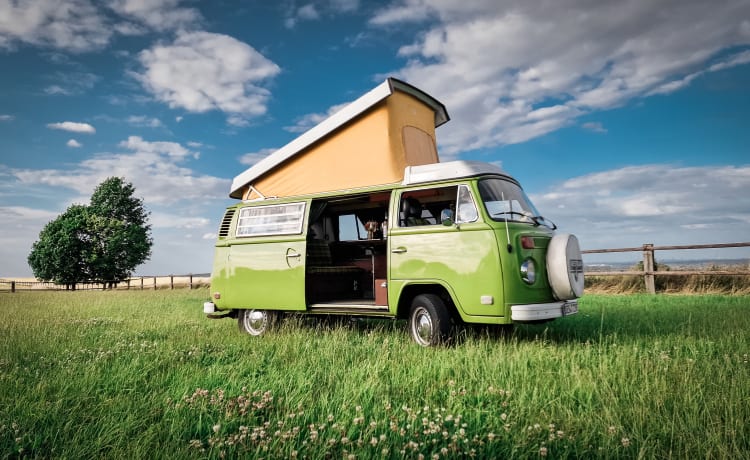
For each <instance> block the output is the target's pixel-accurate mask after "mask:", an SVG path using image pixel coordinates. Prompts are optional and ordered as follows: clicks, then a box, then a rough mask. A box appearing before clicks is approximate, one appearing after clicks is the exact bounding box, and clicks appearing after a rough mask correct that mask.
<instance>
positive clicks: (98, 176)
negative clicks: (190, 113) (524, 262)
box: [12, 136, 230, 205]
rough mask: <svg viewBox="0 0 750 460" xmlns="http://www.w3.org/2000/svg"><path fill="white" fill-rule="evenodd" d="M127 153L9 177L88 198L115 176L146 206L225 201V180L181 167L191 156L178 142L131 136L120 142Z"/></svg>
mask: <svg viewBox="0 0 750 460" xmlns="http://www.w3.org/2000/svg"><path fill="white" fill-rule="evenodd" d="M120 147H122V148H123V149H126V150H127V152H125V153H101V154H97V155H96V156H94V157H92V158H89V159H86V160H84V161H82V162H80V163H78V164H77V165H76V166H75V168H73V169H72V170H57V169H42V170H31V169H15V170H12V175H13V176H15V178H16V179H17V180H18V181H19V182H20V183H21V184H36V185H40V186H44V185H46V186H54V187H63V188H67V189H70V190H73V191H75V192H76V193H77V194H78V195H79V196H90V195H91V193H92V192H93V188H94V187H95V186H96V184H98V183H100V182H102V181H103V180H104V179H106V178H107V177H111V176H118V177H123V178H125V180H126V181H128V182H132V183H133V185H134V186H135V188H136V189H137V190H138V193H139V194H141V195H142V196H143V198H144V200H145V202H146V203H148V204H152V205H168V204H173V203H180V202H182V203H189V202H191V201H194V202H205V201H207V200H213V199H218V198H223V197H224V196H226V194H227V190H229V182H230V181H229V180H228V179H222V178H219V177H213V176H206V175H199V174H196V173H195V172H194V171H193V170H191V169H189V168H187V167H185V166H184V165H183V163H186V162H188V161H190V160H191V159H192V158H194V157H195V152H193V151H191V150H189V149H186V148H185V147H183V146H182V145H180V144H178V143H176V142H149V141H145V140H143V139H142V138H140V137H138V136H131V137H129V138H128V139H127V140H125V141H122V142H121V143H120Z"/></svg>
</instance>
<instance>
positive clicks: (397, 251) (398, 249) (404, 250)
mask: <svg viewBox="0 0 750 460" xmlns="http://www.w3.org/2000/svg"><path fill="white" fill-rule="evenodd" d="M391 252H392V253H394V254H403V253H405V252H406V248H396V249H391Z"/></svg>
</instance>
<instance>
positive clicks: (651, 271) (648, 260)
mask: <svg viewBox="0 0 750 460" xmlns="http://www.w3.org/2000/svg"><path fill="white" fill-rule="evenodd" d="M741 247H750V243H723V244H693V245H686V246H654V245H653V244H644V245H643V246H641V247H637V248H616V249H589V250H586V251H581V252H582V253H583V254H606V253H613V252H641V251H642V252H643V270H642V271H632V270H631V271H611V272H606V271H605V272H588V271H587V272H586V273H585V275H587V276H622V275H637V276H643V278H644V281H645V283H646V291H648V292H649V293H651V294H655V293H656V282H655V277H656V276H684V275H727V276H743V275H744V276H750V272H748V271H733V270H676V271H658V270H657V269H656V266H655V264H654V260H655V259H654V252H656V251H677V250H685V249H719V248H741Z"/></svg>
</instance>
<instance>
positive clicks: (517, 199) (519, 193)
mask: <svg viewBox="0 0 750 460" xmlns="http://www.w3.org/2000/svg"><path fill="white" fill-rule="evenodd" d="M477 188H478V189H479V196H480V199H481V200H482V203H483V204H484V208H485V210H486V211H487V215H489V217H490V219H492V220H494V221H496V222H520V223H524V224H531V225H535V226H536V225H539V222H538V221H537V220H536V217H538V216H539V211H537V210H536V208H535V207H534V204H533V203H532V202H531V200H530V199H529V197H528V196H526V193H524V191H523V189H522V188H521V186H520V185H518V184H517V183H516V182H513V181H509V180H507V179H501V178H495V177H493V178H487V179H481V180H480V181H479V182H478V184H477Z"/></svg>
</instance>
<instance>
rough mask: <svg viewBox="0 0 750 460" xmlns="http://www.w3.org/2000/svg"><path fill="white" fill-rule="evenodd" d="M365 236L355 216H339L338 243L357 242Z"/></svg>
mask: <svg viewBox="0 0 750 460" xmlns="http://www.w3.org/2000/svg"><path fill="white" fill-rule="evenodd" d="M365 235H367V231H366V230H365V227H364V226H362V222H360V221H359V219H358V218H357V216H356V215H355V214H343V215H341V216H339V241H357V240H361V239H364V236H365Z"/></svg>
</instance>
